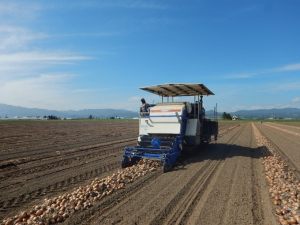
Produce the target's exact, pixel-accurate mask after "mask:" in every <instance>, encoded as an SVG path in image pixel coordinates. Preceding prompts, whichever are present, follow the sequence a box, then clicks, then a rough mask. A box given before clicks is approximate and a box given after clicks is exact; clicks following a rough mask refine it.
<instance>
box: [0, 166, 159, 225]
mask: <svg viewBox="0 0 300 225" xmlns="http://www.w3.org/2000/svg"><path fill="white" fill-rule="evenodd" d="M158 167H159V163H158V162H155V161H150V160H140V161H139V162H138V163H137V164H136V165H133V166H131V167H127V168H125V169H122V170H118V171H117V172H116V173H114V174H112V175H111V176H107V177H105V178H102V179H99V178H96V179H94V180H93V181H92V182H91V183H90V184H88V185H86V186H80V187H78V188H76V189H75V190H73V191H72V192H70V193H65V194H63V195H60V196H57V197H54V198H50V199H45V200H44V201H43V202H42V203H41V204H40V205H36V206H34V207H32V208H31V209H28V210H26V211H23V212H21V213H19V214H17V215H16V216H14V217H10V218H6V219H4V220H3V221H2V223H1V224H2V225H35V224H38V225H48V224H56V223H60V222H63V221H65V220H66V219H67V218H68V217H70V216H72V214H74V213H76V212H78V211H81V210H85V209H87V208H89V207H91V206H93V205H94V204H95V202H97V201H99V200H100V199H102V198H103V197H105V196H107V195H110V194H111V193H113V192H114V191H116V190H119V189H122V188H124V187H125V186H126V184H128V183H131V182H133V181H135V180H136V179H138V178H139V177H141V176H144V175H145V174H147V173H149V172H152V171H154V170H156V169H157V168H158Z"/></svg>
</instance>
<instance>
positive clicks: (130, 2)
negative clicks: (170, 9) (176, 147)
mask: <svg viewBox="0 0 300 225" xmlns="http://www.w3.org/2000/svg"><path fill="white" fill-rule="evenodd" d="M74 5H75V6H76V5H77V6H79V7H93V8H95V7H96V8H97V7H98V8H128V9H153V10H162V9H166V8H167V6H166V5H165V4H163V3H161V2H160V1H158V2H154V1H150V0H114V1H111V0H104V1H84V2H79V3H78V2H77V4H76V3H75V4H74Z"/></svg>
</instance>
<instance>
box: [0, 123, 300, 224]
mask: <svg viewBox="0 0 300 225" xmlns="http://www.w3.org/2000/svg"><path fill="white" fill-rule="evenodd" d="M84 125H86V124H84ZM52 126H53V127H52V130H51V129H50V131H49V130H48V133H49V132H50V133H51V132H54V130H56V129H58V128H61V127H60V126H59V127H57V125H52ZM73 126H75V127H76V126H78V124H75V125H73ZM80 126H82V125H80ZM89 126H90V129H91V130H92V131H93V132H90V135H87V136H84V137H82V136H80V133H81V132H84V130H85V127H84V126H83V127H80V128H78V129H77V131H76V132H74V127H73V128H72V126H69V128H67V127H65V128H64V129H66V131H65V134H64V135H62V136H60V135H58V137H57V136H54V137H55V138H54V140H53V138H45V139H43V140H41V142H42V143H39V144H37V146H36V145H35V144H34V143H37V142H35V141H36V140H37V138H33V136H34V135H33V134H32V136H30V137H31V138H32V139H27V140H22V138H20V137H19V138H20V140H19V141H17V143H19V142H22V141H23V144H17V145H15V143H14V141H11V142H7V140H10V139H7V138H9V137H2V139H1V138H0V141H1V143H2V144H3V145H5V146H10V145H13V146H12V147H11V148H9V149H10V150H9V151H7V149H6V148H1V151H0V154H2V155H1V162H0V165H4V167H2V168H1V169H0V181H1V184H0V191H1V194H0V210H1V212H0V217H6V216H9V215H14V214H15V213H16V212H18V211H20V210H21V209H24V208H27V207H29V206H30V205H33V204H35V203H38V202H40V201H41V199H43V198H44V197H46V196H47V197H49V196H52V195H54V196H55V195H58V194H59V193H62V192H64V191H69V190H71V189H72V188H73V187H78V186H79V185H82V184H84V183H86V182H89V180H91V179H92V178H94V177H104V176H106V175H109V174H111V173H112V172H113V171H115V170H116V169H117V168H119V165H120V155H121V150H122V148H123V147H124V146H125V145H132V144H135V141H136V135H137V129H136V122H135V123H128V122H126V123H124V124H116V125H115V126H114V125H112V126H110V125H107V126H103V124H102V126H101V129H100V130H99V129H98V128H99V127H98V126H99V125H98V124H97V125H93V126H91V125H89ZM256 126H257V128H258V129H259V130H260V131H261V132H262V134H263V135H265V136H266V137H267V138H268V139H269V140H271V141H272V143H273V142H274V143H276V140H277V139H278V143H280V141H279V138H282V139H286V138H291V143H294V144H295V146H297V145H298V146H299V145H300V143H299V142H297V138H296V139H295V138H293V137H289V135H287V134H286V133H285V134H280V133H278V132H282V131H279V130H276V129H274V128H271V127H268V126H266V125H264V124H256ZM62 127H63V126H62ZM120 127H121V128H120ZM126 128H127V131H128V132H125V133H124V134H122V135H117V136H115V135H114V134H116V133H118V132H120V130H126ZM285 129H287V128H285ZM37 130H38V129H37ZM37 130H35V131H34V132H36V131H37ZM75 130H76V129H75ZM19 132H20V131H19ZM34 132H33V133H34ZM123 132H124V131H123ZM220 133H221V137H220V138H219V141H218V142H217V143H212V144H210V145H207V146H202V147H201V148H198V149H194V150H193V151H188V152H187V153H186V154H185V155H184V156H183V157H182V159H181V160H180V162H179V163H178V165H177V166H176V167H175V168H174V170H173V171H171V172H169V173H165V174H162V173H161V172H160V171H156V172H152V173H149V174H147V175H145V176H144V177H142V178H140V179H138V180H137V181H135V182H133V183H132V184H129V185H128V186H126V188H125V189H122V190H119V191H117V192H115V193H113V194H112V195H110V196H107V197H106V198H104V199H102V200H101V201H99V202H97V204H95V205H93V207H91V208H89V209H87V210H84V211H80V212H77V213H76V214H75V215H73V216H72V217H71V218H69V219H67V220H66V221H65V222H64V224H70V225H71V224H72V225H73V224H86V225H87V224H151V225H154V224H247V225H250V224H266V225H267V224H278V223H277V221H276V219H275V217H274V216H273V214H272V210H273V208H272V205H271V203H270V198H269V193H268V191H267V190H268V187H267V185H266V182H265V177H264V171H263V168H262V164H261V158H262V157H263V156H265V154H266V151H265V149H262V148H257V147H256V140H255V138H254V134H253V129H252V126H251V123H241V124H235V125H233V124H231V125H229V124H221V126H220ZM99 135H100V137H99ZM43 136H44V137H46V136H47V135H46V134H44V135H43ZM69 136H74V137H73V138H74V139H72V138H70V139H66V137H69ZM16 137H18V135H17V134H15V135H10V138H13V139H14V138H16ZM101 137H102V138H101ZM25 139H26V138H25ZM55 139H57V140H58V141H57V142H55ZM64 139H65V140H64ZM91 140H94V141H91ZM113 140H114V141H113ZM288 140H289V139H288ZM298 141H299V140H298ZM63 142H65V145H64V146H63V147H62V146H60V147H59V145H61V143H63ZM47 143H48V144H47ZM49 143H54V145H53V146H51V144H49ZM285 144H286V145H282V146H279V145H278V146H277V147H278V150H279V151H281V152H282V153H284V155H286V159H287V160H288V161H290V162H291V164H293V165H294V164H295V163H296V165H299V164H297V162H299V161H292V160H291V159H292V158H293V159H295V158H296V156H297V154H298V151H296V147H295V148H293V144H288V143H285ZM0 146H1V145H0ZM15 146H17V147H15ZM39 146H44V147H39ZM291 146H292V148H290V147H291ZM39 148H41V154H36V152H38V151H39ZM26 149H27V154H25V153H26V151H25V150H26ZM57 149H60V150H57ZM288 149H289V150H288ZM57 151H59V152H57ZM16 152H19V153H21V154H23V156H22V158H21V159H20V158H18V157H16V156H18V155H19V154H16ZM2 156H3V157H2ZM2 158H4V159H5V160H3V161H2ZM9 162H12V163H11V164H9Z"/></svg>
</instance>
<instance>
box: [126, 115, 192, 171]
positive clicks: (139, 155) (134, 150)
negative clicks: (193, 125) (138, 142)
mask: <svg viewBox="0 0 300 225" xmlns="http://www.w3.org/2000/svg"><path fill="white" fill-rule="evenodd" d="M150 117H151V116H150ZM186 124H187V112H186V110H184V111H183V113H182V116H181V130H180V134H178V135H175V136H174V137H173V139H172V143H171V145H170V147H161V139H162V138H161V137H159V136H153V138H152V140H151V147H142V146H135V147H125V149H124V154H123V160H122V167H123V168H124V167H127V166H130V165H131V164H134V163H135V162H136V161H138V160H140V159H151V160H158V161H161V163H162V164H163V171H164V172H167V171H169V170H170V169H171V168H172V167H173V166H174V164H175V163H176V161H177V159H178V157H179V156H180V155H181V151H182V144H183V138H184V134H185V130H186Z"/></svg>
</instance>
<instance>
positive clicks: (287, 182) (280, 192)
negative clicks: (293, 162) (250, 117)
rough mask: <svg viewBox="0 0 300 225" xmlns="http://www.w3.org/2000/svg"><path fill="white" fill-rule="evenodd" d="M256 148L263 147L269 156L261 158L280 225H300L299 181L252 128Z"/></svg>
mask: <svg viewBox="0 0 300 225" xmlns="http://www.w3.org/2000/svg"><path fill="white" fill-rule="evenodd" d="M253 128H254V134H255V136H256V141H257V144H258V146H265V147H267V148H268V150H269V151H270V153H271V154H270V156H266V157H264V158H263V165H264V168H265V175H266V180H267V183H268V184H269V187H270V188H269V193H270V195H271V198H272V202H273V204H274V205H275V208H276V210H275V211H276V215H277V216H278V219H279V222H280V224H282V225H289V224H300V181H299V180H298V179H297V178H296V176H295V174H294V173H293V171H292V170H290V169H289V168H288V165H287V164H286V163H285V162H284V161H283V160H282V159H281V157H280V156H279V154H277V153H276V151H275V150H274V147H273V146H272V144H271V143H270V142H269V141H268V140H267V139H266V138H265V137H263V136H262V135H261V133H260V132H259V131H258V129H257V128H256V127H255V126H253Z"/></svg>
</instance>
